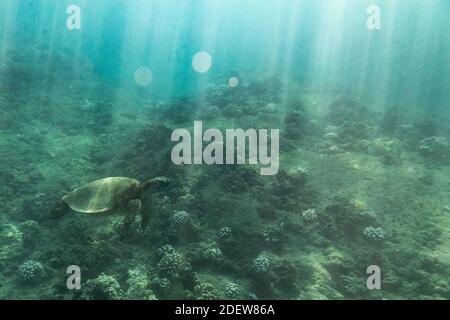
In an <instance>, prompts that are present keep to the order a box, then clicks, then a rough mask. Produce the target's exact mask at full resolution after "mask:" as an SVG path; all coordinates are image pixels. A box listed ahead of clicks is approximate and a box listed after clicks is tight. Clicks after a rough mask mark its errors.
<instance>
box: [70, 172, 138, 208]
mask: <svg viewBox="0 0 450 320" xmlns="http://www.w3.org/2000/svg"><path fill="white" fill-rule="evenodd" d="M139 186H140V182H139V181H137V180H134V179H130V178H122V177H111V178H106V179H101V180H96V181H93V182H91V183H88V184H86V185H84V186H82V187H80V188H77V189H75V190H73V191H72V192H70V193H69V194H67V195H65V196H64V197H63V201H64V202H65V203H66V204H67V205H68V206H69V207H70V208H71V209H72V210H74V211H77V212H83V213H101V212H106V211H110V210H112V209H115V208H117V207H120V206H123V205H125V204H126V203H127V202H128V201H129V200H131V199H136V197H137V195H138V192H139Z"/></svg>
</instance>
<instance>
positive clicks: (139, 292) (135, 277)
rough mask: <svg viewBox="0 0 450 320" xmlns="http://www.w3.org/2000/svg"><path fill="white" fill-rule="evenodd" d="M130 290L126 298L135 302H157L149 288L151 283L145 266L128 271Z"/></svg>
mask: <svg viewBox="0 0 450 320" xmlns="http://www.w3.org/2000/svg"><path fill="white" fill-rule="evenodd" d="M127 284H128V290H127V292H126V297H127V298H128V299H134V300H155V299H156V297H155V294H154V293H153V291H152V290H151V289H150V288H149V285H150V281H149V279H148V275H147V271H146V270H145V267H144V266H138V267H136V268H134V269H130V270H128V280H127Z"/></svg>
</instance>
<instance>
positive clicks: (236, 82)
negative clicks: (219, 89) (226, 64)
mask: <svg viewBox="0 0 450 320" xmlns="http://www.w3.org/2000/svg"><path fill="white" fill-rule="evenodd" d="M228 85H229V86H230V87H231V88H236V87H237V86H238V85H239V79H238V78H236V77H231V78H230V79H229V80H228Z"/></svg>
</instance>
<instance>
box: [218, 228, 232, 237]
mask: <svg viewBox="0 0 450 320" xmlns="http://www.w3.org/2000/svg"><path fill="white" fill-rule="evenodd" d="M217 235H218V237H219V238H220V239H227V238H229V237H231V228H230V227H223V228H221V229H220V230H219V232H218V233H217Z"/></svg>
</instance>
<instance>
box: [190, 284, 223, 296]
mask: <svg viewBox="0 0 450 320" xmlns="http://www.w3.org/2000/svg"><path fill="white" fill-rule="evenodd" d="M194 297H195V299H196V300H220V299H222V294H221V293H220V291H219V290H218V289H217V288H216V287H214V286H213V285H212V284H210V283H201V284H198V285H196V286H195V288H194Z"/></svg>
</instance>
